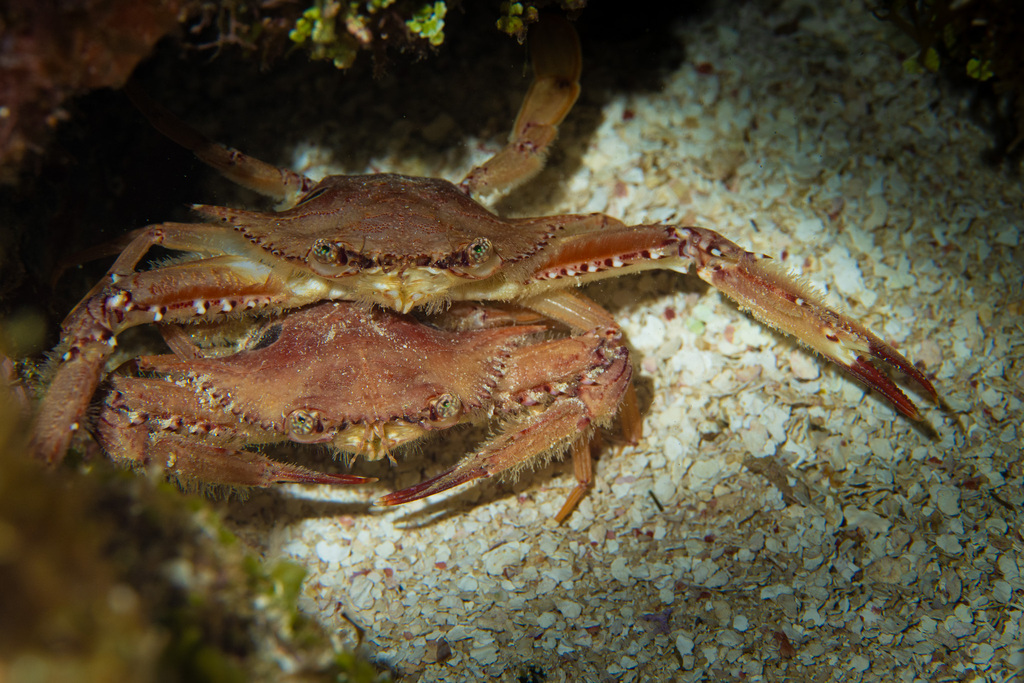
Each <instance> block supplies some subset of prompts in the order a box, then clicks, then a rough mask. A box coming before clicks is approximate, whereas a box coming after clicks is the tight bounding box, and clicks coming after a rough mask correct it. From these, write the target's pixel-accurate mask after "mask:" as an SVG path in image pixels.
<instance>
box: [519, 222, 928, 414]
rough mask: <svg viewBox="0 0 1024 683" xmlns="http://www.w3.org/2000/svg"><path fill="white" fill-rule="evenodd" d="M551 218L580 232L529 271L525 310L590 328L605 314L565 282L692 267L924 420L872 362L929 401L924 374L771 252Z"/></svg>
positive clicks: (682, 234) (659, 228) (677, 232)
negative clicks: (569, 294) (570, 294)
mask: <svg viewBox="0 0 1024 683" xmlns="http://www.w3.org/2000/svg"><path fill="white" fill-rule="evenodd" d="M574 218H575V220H576V223H575V224H574V223H573V219H574ZM524 220H525V221H531V220H534V219H524ZM536 220H541V219H536ZM548 220H549V222H550V223H551V224H552V225H554V226H557V227H559V228H560V229H563V230H565V231H567V232H569V233H573V232H576V233H577V234H575V235H572V234H570V236H569V237H568V238H566V239H564V240H562V241H560V242H559V243H558V244H557V246H555V247H553V248H552V249H551V250H549V251H548V252H545V255H544V260H543V261H541V262H539V263H538V264H537V265H536V266H535V268H534V269H533V271H532V274H531V276H530V277H531V278H532V279H533V283H532V284H530V285H528V286H529V287H531V288H532V289H531V291H539V292H540V293H538V294H537V295H535V296H533V297H529V298H526V299H524V300H523V301H522V303H523V305H525V306H527V307H529V308H532V309H534V310H537V311H538V312H541V313H543V314H545V315H547V316H550V317H552V318H555V319H557V320H559V321H561V322H563V323H566V324H569V325H572V326H574V327H576V328H577V329H588V328H590V327H592V326H593V325H594V322H595V320H600V319H601V314H602V313H604V311H603V310H602V309H601V308H600V307H599V306H597V305H596V304H592V306H587V305H586V304H584V303H581V302H579V301H574V300H573V299H571V298H566V295H565V294H564V293H563V292H562V291H558V290H557V289H556V288H557V287H564V286H565V281H566V280H567V279H568V280H571V281H572V282H574V283H575V284H584V283H586V282H592V281H596V280H601V279H604V278H607V277H614V276H617V275H621V274H624V273H631V272H640V271H644V270H651V269H655V268H660V269H670V270H677V271H680V272H687V271H688V269H689V268H690V266H691V265H692V266H693V267H694V270H695V271H696V273H697V275H698V276H699V277H700V278H701V279H702V280H704V281H705V282H707V283H708V284H710V285H712V286H714V287H715V288H717V289H719V290H720V291H722V292H723V293H725V294H726V295H727V296H729V297H730V298H731V299H733V300H734V301H735V302H736V303H738V304H739V305H740V307H741V308H744V309H746V310H748V311H750V312H751V313H752V314H753V315H754V316H755V317H756V318H757V319H758V320H761V321H762V322H764V323H766V324H768V325H770V326H771V327H774V328H776V329H777V330H779V331H781V332H784V333H786V334H789V335H792V336H794V337H796V338H797V339H798V340H799V341H801V342H802V343H804V344H806V345H807V346H809V347H810V348H812V349H814V350H815V351H817V352H818V353H820V354H821V355H823V356H825V357H826V358H828V359H829V360H830V361H832V362H833V363H835V364H836V365H838V366H839V367H841V368H842V369H843V370H845V371H846V372H848V373H850V374H851V375H853V376H854V377H856V378H857V379H859V380H860V381H862V382H864V383H865V384H867V385H868V386H870V387H872V388H874V389H875V390H877V391H878V392H879V393H880V394H881V395H882V396H883V397H885V398H886V399H887V400H888V401H889V402H890V403H892V404H893V406H895V408H896V409H897V410H898V411H899V412H900V413H902V414H903V415H905V416H907V417H909V418H911V419H913V420H920V419H921V414H920V412H919V411H918V409H917V407H916V406H915V405H914V403H913V402H912V401H911V400H910V399H909V398H908V397H907V396H906V395H905V394H904V393H903V391H902V390H901V389H900V388H899V387H898V386H896V384H895V383H893V382H892V380H890V379H889V378H888V376H886V374H885V373H884V372H882V371H881V370H879V369H878V368H877V367H875V366H874V365H873V364H872V361H876V362H879V363H881V364H882V365H885V366H888V367H890V368H892V369H894V370H897V371H899V372H900V373H902V374H904V375H905V376H907V377H908V378H910V379H911V380H913V381H914V382H915V383H916V384H917V385H918V386H920V387H921V389H923V390H924V391H925V392H926V393H927V394H928V396H929V397H930V398H931V399H932V400H938V393H937V392H936V390H935V387H934V386H932V383H931V382H930V381H929V380H928V378H927V377H925V375H924V374H923V373H922V372H921V371H920V370H918V369H917V368H916V367H914V365H913V364H912V363H911V362H910V361H909V360H907V359H906V358H905V357H904V356H903V355H902V354H900V353H899V352H898V351H896V350H895V349H894V348H892V347H891V346H890V345H889V344H886V343H885V342H884V341H882V340H881V339H879V338H878V337H877V336H875V335H874V334H872V333H871V332H870V331H869V330H868V329H867V328H865V327H864V326H863V325H860V324H859V323H857V322H856V321H854V320H853V319H851V318H850V317H849V316H846V315H844V314H842V313H840V312H838V311H835V310H833V309H831V308H829V307H828V306H826V305H825V303H824V302H823V301H822V299H821V296H820V294H818V293H817V292H816V291H815V290H814V289H813V288H812V287H810V286H808V285H807V284H805V283H803V282H801V281H800V280H799V279H798V278H797V277H795V276H793V275H791V274H789V273H787V272H786V271H785V269H784V268H782V267H781V266H779V265H778V264H776V263H775V262H774V261H773V260H772V259H771V258H770V257H768V256H764V255H761V254H754V253H751V252H748V251H746V250H745V249H742V248H741V247H739V246H738V245H736V244H735V243H733V242H731V241H730V240H728V239H726V238H725V237H723V236H722V235H720V234H718V233H717V232H714V231H713V230H708V229H706V228H698V227H678V226H673V225H639V226H626V225H624V224H622V223H620V222H618V221H615V220H614V219H611V218H609V217H607V216H600V215H588V216H576V217H572V216H557V217H554V218H552V219H548ZM524 284H526V283H524Z"/></svg>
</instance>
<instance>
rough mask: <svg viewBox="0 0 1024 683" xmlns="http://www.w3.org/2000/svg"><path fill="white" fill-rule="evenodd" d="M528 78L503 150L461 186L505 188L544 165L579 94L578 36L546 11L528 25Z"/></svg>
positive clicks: (483, 191)
mask: <svg viewBox="0 0 1024 683" xmlns="http://www.w3.org/2000/svg"><path fill="white" fill-rule="evenodd" d="M530 51H531V56H532V58H533V83H532V84H531V85H530V89H529V91H527V93H526V99H525V100H524V101H523V104H522V106H521V107H520V109H519V115H518V116H517V117H516V122H515V125H514V126H513V128H512V136H511V139H510V141H509V143H508V145H506V146H505V148H504V149H502V150H501V151H500V152H498V153H497V154H495V155H494V156H493V157H491V159H489V160H488V161H487V162H485V163H484V164H482V165H480V166H477V167H476V168H474V169H473V170H471V171H470V172H469V174H468V175H467V176H466V178H465V180H463V181H462V184H461V187H462V189H463V190H465V191H466V192H467V193H470V194H474V195H488V194H491V193H494V192H500V191H507V190H510V189H512V188H513V187H515V186H516V185H518V184H520V183H522V182H525V181H526V180H529V179H530V178H531V177H533V176H534V175H536V174H537V173H539V172H540V170H541V169H542V168H544V162H545V160H546V158H547V152H548V148H549V147H550V146H551V143H552V142H554V141H555V137H556V136H557V135H558V125H559V124H560V123H561V122H562V120H563V119H564V118H565V116H566V114H568V113H569V110H570V109H572V106H573V104H575V103H576V98H577V97H579V94H580V84H579V80H580V71H581V68H582V58H581V57H580V43H579V37H578V36H577V35H576V30H575V29H574V28H573V27H572V24H570V23H569V22H568V21H566V20H565V19H563V18H561V17H556V16H549V17H545V18H544V20H543V21H541V22H540V23H539V24H536V25H535V26H534V27H533V28H531V29H530Z"/></svg>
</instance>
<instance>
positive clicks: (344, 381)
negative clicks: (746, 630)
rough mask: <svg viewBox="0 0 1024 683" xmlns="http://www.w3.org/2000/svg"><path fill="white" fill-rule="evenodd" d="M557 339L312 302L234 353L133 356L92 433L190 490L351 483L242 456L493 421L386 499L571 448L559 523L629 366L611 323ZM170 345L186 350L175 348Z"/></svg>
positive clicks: (371, 449) (484, 312) (502, 322)
mask: <svg viewBox="0 0 1024 683" xmlns="http://www.w3.org/2000/svg"><path fill="white" fill-rule="evenodd" d="M439 325H443V327H441V326H439ZM453 325H454V326H456V327H457V328H458V329H446V328H448V327H452V326H453ZM550 327H551V326H550V325H548V324H544V323H543V321H539V322H535V323H528V324H527V323H521V322H518V321H517V316H516V314H515V312H514V311H513V312H508V311H504V310H501V309H494V308H489V307H480V306H471V307H469V308H466V307H460V306H456V308H455V309H453V310H452V311H449V312H446V313H445V314H443V315H441V316H439V317H435V319H433V320H432V321H431V324H426V323H424V322H421V321H420V320H417V319H416V318H414V317H412V316H410V315H403V314H400V313H395V312H393V311H390V310H386V309H381V308H368V307H366V306H360V305H358V304H354V303H351V302H327V303H320V304H314V305H313V306H310V307H307V308H303V309H299V310H297V311H292V312H289V313H287V314H285V315H283V316H281V317H280V318H279V319H274V320H271V321H268V322H266V323H264V324H263V325H260V326H258V327H257V328H256V330H255V331H254V332H253V333H250V334H248V335H246V337H245V339H244V341H243V343H242V345H241V348H240V350H238V351H237V352H235V353H232V354H230V355H227V356H223V357H203V353H202V352H201V351H199V350H198V349H197V348H196V347H192V348H193V351H192V352H191V353H188V354H185V353H179V355H162V356H147V357H141V358H138V359H136V364H137V367H138V369H139V370H141V371H143V372H144V373H146V376H144V377H138V376H129V375H120V374H118V375H114V376H113V377H112V378H111V382H110V391H109V393H108V395H107V398H106V400H105V402H104V403H103V407H102V409H101V411H100V414H99V419H98V421H97V426H96V432H97V436H98V439H99V441H100V444H101V445H102V446H103V448H104V450H105V451H106V452H107V453H108V454H109V455H110V456H111V457H112V458H113V459H114V460H115V461H117V462H121V463H124V464H127V465H132V466H148V465H149V464H151V463H155V464H158V465H159V466H160V467H161V468H162V469H163V470H165V471H166V472H167V473H169V474H172V475H175V476H177V477H179V478H180V479H182V480H184V481H186V482H187V481H192V480H198V481H201V482H209V483H216V484H228V485H236V486H237V485H241V486H268V485H270V484H273V483H277V482H300V483H317V484H355V483H363V482H366V481H372V480H370V479H366V478H364V477H359V476H355V475H347V474H327V473H321V472H316V471H312V470H309V469H307V468H304V467H299V466H297V465H290V464H286V463H283V462H279V461H276V460H271V459H270V458H268V457H266V456H264V455H261V454H259V453H256V452H253V451H249V450H245V449H244V446H254V445H262V444H268V443H275V442H279V441H285V440H288V441H292V442H297V443H311V444H325V445H327V446H330V447H331V448H332V449H334V450H335V451H337V452H340V453H344V454H358V455H363V456H366V457H367V458H369V459H372V460H376V459H380V458H383V457H389V458H390V457H392V454H393V453H394V452H395V450H396V449H398V448H399V447H401V446H402V445H404V444H407V443H410V442H412V441H415V440H417V439H420V438H422V437H424V436H426V435H428V434H430V433H432V432H437V431H441V430H445V429H448V428H451V427H453V426H455V425H459V424H464V423H474V422H482V421H488V422H493V423H495V424H496V425H498V426H497V427H496V429H495V434H494V436H492V437H491V438H489V439H487V441H486V442H485V443H483V444H482V445H481V446H480V447H479V448H478V449H477V450H476V451H475V452H473V453H471V454H470V455H468V456H467V457H466V458H465V459H464V460H463V461H462V462H460V463H459V464H458V465H456V466H455V467H454V468H452V469H451V470H449V471H447V472H445V473H444V474H441V475H440V476H438V477H435V478H434V479H431V480H430V481H427V482H424V483H422V484H418V485H416V486H413V487H411V488H408V489H405V490H402V491H397V492H394V493H391V494H389V495H387V496H385V497H384V498H383V499H382V500H381V502H382V503H383V504H385V505H395V504H398V503H405V502H408V501H412V500H418V499H420V498H425V497H428V496H431V495H434V494H436V493H440V492H441V491H445V490H447V489H450V488H452V487H454V486H457V485H459V484H461V483H464V482H467V481H471V480H474V479H478V478H481V477H490V476H494V475H496V474H499V473H502V472H504V471H506V470H511V471H513V472H514V471H515V470H517V469H519V468H521V467H523V466H524V465H526V464H527V463H530V462H531V461H535V460H536V459H537V458H539V457H541V456H543V455H544V454H550V453H558V452H559V451H560V450H562V449H563V448H564V447H565V446H566V445H568V444H569V443H572V444H573V461H574V470H575V472H576V477H577V480H578V483H577V486H576V487H575V488H574V489H573V492H572V494H571V495H570V496H569V498H568V500H567V501H566V503H565V505H564V506H563V507H562V510H561V512H560V513H559V515H558V516H557V519H558V520H562V519H564V518H565V517H566V516H568V514H569V513H570V512H571V511H572V509H573V508H574V507H575V506H576V504H577V503H578V501H579V500H580V499H581V498H582V496H583V495H584V493H585V491H586V490H587V487H588V486H589V484H590V477H591V470H592V467H591V461H590V450H589V448H588V438H587V437H586V436H584V438H582V439H581V438H580V435H581V434H583V435H587V434H588V433H589V432H590V431H591V427H592V426H595V427H596V426H604V425H606V424H607V423H609V422H610V421H611V420H612V418H613V417H615V415H616V413H618V411H619V406H620V405H621V404H623V402H624V400H625V399H626V395H627V392H628V389H629V387H630V386H631V385H630V378H631V376H632V366H631V365H630V361H629V353H628V351H627V350H626V347H625V346H624V345H623V344H622V338H621V337H622V335H621V332H620V331H619V329H618V328H617V327H608V328H595V329H593V330H590V331H588V332H587V333H585V334H581V335H572V336H560V337H555V338H552V337H551V332H549V329H550ZM541 333H544V334H541ZM185 343H187V340H186V342H185ZM175 346H177V348H178V350H179V352H182V351H184V348H185V347H184V346H183V341H182V340H181V339H180V338H179V340H178V341H177V342H176V343H175ZM183 355H189V356H192V357H189V358H183V357H182V356H183ZM638 424H639V416H638V414H637V413H636V411H635V410H632V411H630V410H627V411H626V412H625V414H624V419H623V430H624V432H625V433H627V434H635V433H636V431H637V429H638Z"/></svg>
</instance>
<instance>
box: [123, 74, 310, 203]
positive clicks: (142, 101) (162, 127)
mask: <svg viewBox="0 0 1024 683" xmlns="http://www.w3.org/2000/svg"><path fill="white" fill-rule="evenodd" d="M124 92H125V94H126V95H128V99H130V100H131V101H132V103H133V104H134V105H135V106H136V107H138V109H139V111H140V112H142V115H143V116H145V117H146V119H147V120H149V122H150V124H152V126H153V127H154V128H156V129H157V130H158V131H160V132H161V133H163V134H164V135H166V136H167V137H168V138H170V139H171V140H172V141H174V142H175V143H177V144H179V145H181V146H182V147H184V148H185V149H187V150H189V151H190V152H192V153H193V154H195V155H196V158H197V159H199V160H200V161H202V162H203V163H204V164H206V165H208V166H211V167H212V168H214V169H215V170H217V171H219V172H220V173H221V174H222V175H223V176H224V177H225V178H227V179H228V180H231V181H232V182H235V183H238V184H239V185H241V186H242V187H247V188H249V189H250V190H253V191H255V192H259V193H260V194H262V195H264V196H266V197H270V198H272V199H274V200H276V201H278V202H281V203H282V204H284V205H285V206H293V205H294V204H295V203H296V202H297V201H298V199H299V197H301V196H302V195H304V194H305V193H306V192H308V191H309V190H310V188H312V187H313V185H315V183H314V182H313V181H312V180H310V179H309V178H307V177H306V176H304V175H301V174H299V173H295V172H294V171H290V170H288V169H286V168H278V167H277V166H272V165H270V164H268V163H266V162H265V161H260V160H259V159H256V158H254V157H251V156H248V155H247V154H243V153H242V152H239V151H238V150H237V149H233V148H231V147H225V146H224V145H221V144H218V143H215V142H212V141H210V140H208V139H207V138H206V137H205V136H204V135H203V134H202V133H200V132H199V131H197V130H195V129H194V128H192V127H191V126H188V125H187V124H185V123H184V122H183V121H181V120H180V119H179V118H178V117H177V116H175V115H174V114H172V113H171V112H170V111H168V110H167V109H165V108H164V107H163V106H162V105H160V104H159V103H157V102H156V101H155V100H153V98H151V97H150V96H149V95H147V94H146V92H145V91H144V90H142V88H140V87H139V85H138V84H137V83H136V82H135V81H132V80H130V81H128V83H126V84H125V86H124Z"/></svg>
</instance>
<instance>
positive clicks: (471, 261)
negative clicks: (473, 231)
mask: <svg viewBox="0 0 1024 683" xmlns="http://www.w3.org/2000/svg"><path fill="white" fill-rule="evenodd" d="M500 264H501V259H500V258H498V254H497V252H495V250H494V245H493V244H491V241H490V240H489V239H487V238H486V237H477V238H476V239H475V240H473V241H472V242H470V243H469V244H468V245H466V247H465V248H463V249H462V250H461V251H457V252H455V253H454V254H453V255H452V257H450V258H449V259H448V260H447V262H446V263H445V264H444V265H445V266H446V267H447V268H448V269H449V270H451V271H453V272H455V273H456V274H458V275H461V276H463V277H468V278H473V279H477V280H479V279H483V278H485V277H490V276H491V275H492V274H494V271H495V270H496V269H497V268H498V266H499V265H500Z"/></svg>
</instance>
